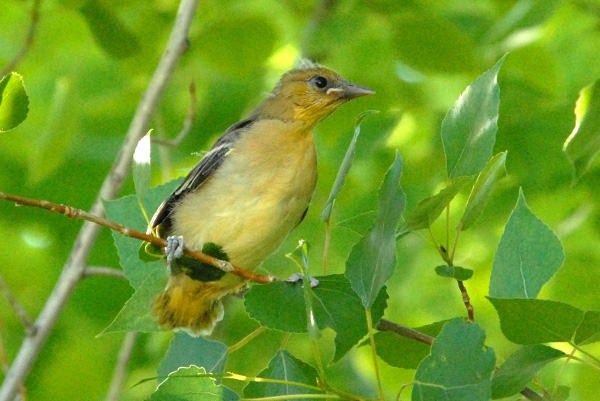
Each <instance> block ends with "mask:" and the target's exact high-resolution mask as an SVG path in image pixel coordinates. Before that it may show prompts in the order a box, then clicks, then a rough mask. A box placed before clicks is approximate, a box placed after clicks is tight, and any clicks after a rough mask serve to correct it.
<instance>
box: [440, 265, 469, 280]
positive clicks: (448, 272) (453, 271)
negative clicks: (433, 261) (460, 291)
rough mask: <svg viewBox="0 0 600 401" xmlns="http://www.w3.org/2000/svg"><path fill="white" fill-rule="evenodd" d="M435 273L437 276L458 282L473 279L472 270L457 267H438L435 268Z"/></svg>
mask: <svg viewBox="0 0 600 401" xmlns="http://www.w3.org/2000/svg"><path fill="white" fill-rule="evenodd" d="M435 272H436V273H437V275H438V276H441V277H450V278H455V279H457V280H460V281H466V280H468V279H470V278H471V277H473V270H471V269H465V268H464V267H459V266H438V267H436V268H435Z"/></svg>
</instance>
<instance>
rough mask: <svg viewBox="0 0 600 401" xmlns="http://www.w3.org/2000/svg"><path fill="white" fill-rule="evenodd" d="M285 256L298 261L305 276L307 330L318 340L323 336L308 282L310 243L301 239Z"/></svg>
mask: <svg viewBox="0 0 600 401" xmlns="http://www.w3.org/2000/svg"><path fill="white" fill-rule="evenodd" d="M285 256H287V257H288V258H290V259H292V260H293V261H294V262H296V264H297V265H298V267H300V270H301V271H302V276H303V277H304V278H303V283H306V285H303V286H302V287H303V288H304V304H305V305H306V330H307V331H308V335H309V336H310V337H311V338H312V339H313V340H318V339H319V338H320V337H321V331H320V330H319V326H318V325H317V322H316V321H315V311H314V308H313V301H314V299H315V295H314V294H313V291H312V288H311V286H310V285H309V284H308V283H310V276H309V275H308V243H307V242H306V241H304V240H301V241H300V243H299V244H298V246H297V247H296V249H295V250H294V251H293V252H292V253H288V254H287V255H285Z"/></svg>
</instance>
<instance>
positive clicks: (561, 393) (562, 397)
mask: <svg viewBox="0 0 600 401" xmlns="http://www.w3.org/2000/svg"><path fill="white" fill-rule="evenodd" d="M570 393H571V387H567V386H558V387H557V389H556V391H555V392H554V398H553V401H567V400H568V399H569V395H570Z"/></svg>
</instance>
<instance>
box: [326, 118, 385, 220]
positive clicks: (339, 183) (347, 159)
mask: <svg viewBox="0 0 600 401" xmlns="http://www.w3.org/2000/svg"><path fill="white" fill-rule="evenodd" d="M375 113H379V112H378V111H376V110H368V111H364V112H362V113H360V115H359V116H358V118H357V119H356V126H355V127H354V136H353V137H352V140H351V141H350V145H348V150H346V155H345V156H344V159H343V160H342V164H341V165H340V169H339V171H338V174H337V176H336V177H335V182H334V183H333V187H332V188H331V193H330V194H329V198H327V201H326V202H325V207H324V208H323V211H322V212H321V220H322V221H324V222H325V221H328V220H329V217H330V216H331V209H332V208H333V204H334V203H335V199H336V198H337V196H338V195H339V193H340V191H341V190H342V187H343V186H344V182H345V181H346V176H347V175H348V172H349V171H350V167H351V166H352V161H353V160H354V153H355V151H356V142H357V141H358V136H359V135H360V123H362V121H363V120H364V119H365V117H368V116H370V115H371V114H375Z"/></svg>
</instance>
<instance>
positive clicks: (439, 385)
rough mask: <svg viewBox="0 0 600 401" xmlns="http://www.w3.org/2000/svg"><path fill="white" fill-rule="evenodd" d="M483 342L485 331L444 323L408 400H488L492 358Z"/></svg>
mask: <svg viewBox="0 0 600 401" xmlns="http://www.w3.org/2000/svg"><path fill="white" fill-rule="evenodd" d="M484 340H485V331H484V330H483V329H482V328H481V327H479V326H478V325H477V324H475V323H471V322H465V321H463V320H461V319H458V318H456V319H452V320H450V321H449V322H448V323H446V324H445V325H444V328H443V329H442V331H441V332H440V335H439V336H437V338H436V339H435V340H434V341H433V344H432V345H431V355H429V356H428V357H427V358H425V359H424V360H423V362H421V365H419V368H418V369H417V372H416V373H415V384H414V386H413V391H412V400H413V401H429V400H431V401H439V400H444V401H479V400H481V401H487V400H489V399H490V395H491V376H492V372H493V370H494V365H495V363H496V357H495V355H494V350H493V349H492V348H486V347H484Z"/></svg>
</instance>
